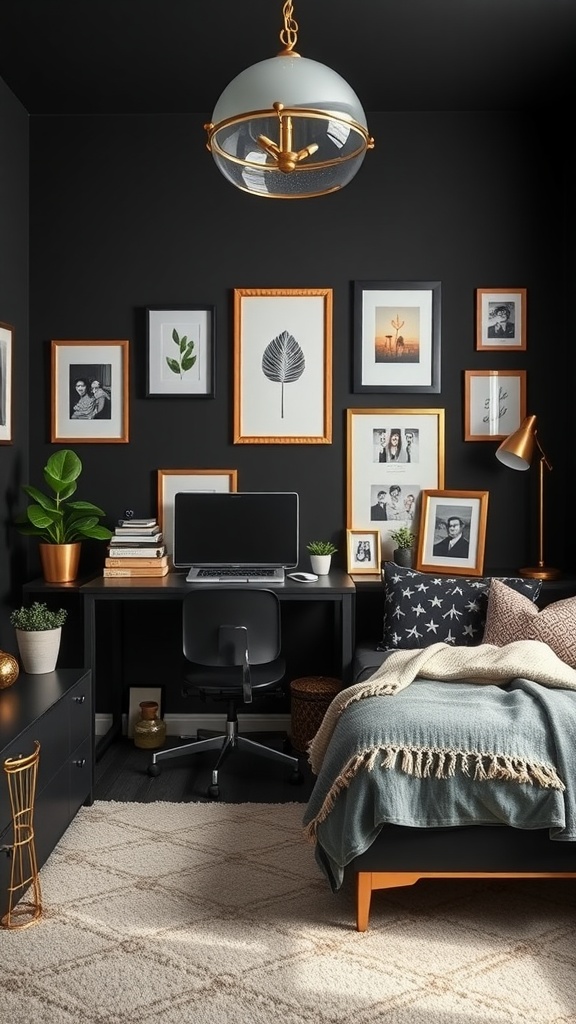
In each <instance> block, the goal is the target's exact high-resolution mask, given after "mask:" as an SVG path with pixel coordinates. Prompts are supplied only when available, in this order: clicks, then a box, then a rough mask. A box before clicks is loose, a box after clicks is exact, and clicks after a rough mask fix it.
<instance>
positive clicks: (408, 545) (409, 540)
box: [390, 526, 416, 569]
mask: <svg viewBox="0 0 576 1024" xmlns="http://www.w3.org/2000/svg"><path fill="white" fill-rule="evenodd" d="M390 540H391V541H392V542H393V543H394V544H395V545H396V547H395V549H394V554H393V558H394V561H395V563H396V565H402V566H404V567H405V568H408V569H411V568H412V565H413V563H414V548H415V546H416V534H415V533H412V530H411V529H410V527H409V526H399V527H398V529H397V530H391V531H390Z"/></svg>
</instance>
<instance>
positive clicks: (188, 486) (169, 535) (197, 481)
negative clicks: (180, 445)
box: [157, 469, 238, 555]
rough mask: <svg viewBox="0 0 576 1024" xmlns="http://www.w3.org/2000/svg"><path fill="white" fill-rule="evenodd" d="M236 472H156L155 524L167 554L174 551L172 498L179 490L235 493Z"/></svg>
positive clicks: (219, 470) (231, 470) (161, 470)
mask: <svg viewBox="0 0 576 1024" xmlns="http://www.w3.org/2000/svg"><path fill="white" fill-rule="evenodd" d="M237 490H238V470H237V469H159V470H158V471H157V495H158V524H159V526H160V530H161V531H162V534H163V537H164V544H165V545H166V552H167V554H169V555H172V554H173V552H174V497H175V495H176V494H178V492H179V491H209V492H210V493H212V494H214V493H215V492H217V491H237Z"/></svg>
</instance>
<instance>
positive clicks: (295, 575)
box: [288, 572, 318, 583]
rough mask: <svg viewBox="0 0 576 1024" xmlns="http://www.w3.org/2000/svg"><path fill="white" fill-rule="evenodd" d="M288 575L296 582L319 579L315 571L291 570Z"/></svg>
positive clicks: (308, 581) (311, 581)
mask: <svg viewBox="0 0 576 1024" xmlns="http://www.w3.org/2000/svg"><path fill="white" fill-rule="evenodd" d="M288 576H289V578H290V579H291V580H296V583H315V582H316V580H317V579H318V577H317V575H316V573H315V572H289V573H288Z"/></svg>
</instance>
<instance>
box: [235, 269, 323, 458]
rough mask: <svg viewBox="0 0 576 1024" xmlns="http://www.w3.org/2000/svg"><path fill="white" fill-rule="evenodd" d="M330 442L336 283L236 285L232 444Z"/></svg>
mask: <svg viewBox="0 0 576 1024" xmlns="http://www.w3.org/2000/svg"><path fill="white" fill-rule="evenodd" d="M331 442H332V289H331V288H236V289H235V290H234V444H330V443H331Z"/></svg>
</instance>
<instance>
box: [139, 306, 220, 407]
mask: <svg viewBox="0 0 576 1024" xmlns="http://www.w3.org/2000/svg"><path fill="white" fill-rule="evenodd" d="M146 312H147V318H148V320H147V334H148V377H147V381H148V383H147V391H146V395H147V397H148V398H153V397H157V396H164V395H170V396H171V397H176V398H178V397H185V398H186V397H196V398H214V394H215V386H214V380H215V375H214V367H215V346H214V338H215V329H214V328H215V323H214V321H215V311H214V307H213V306H198V307H196V306H181V307H180V306H178V307H172V308H170V309H160V308H158V307H155V306H154V307H153V306H148V307H147V310H146Z"/></svg>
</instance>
